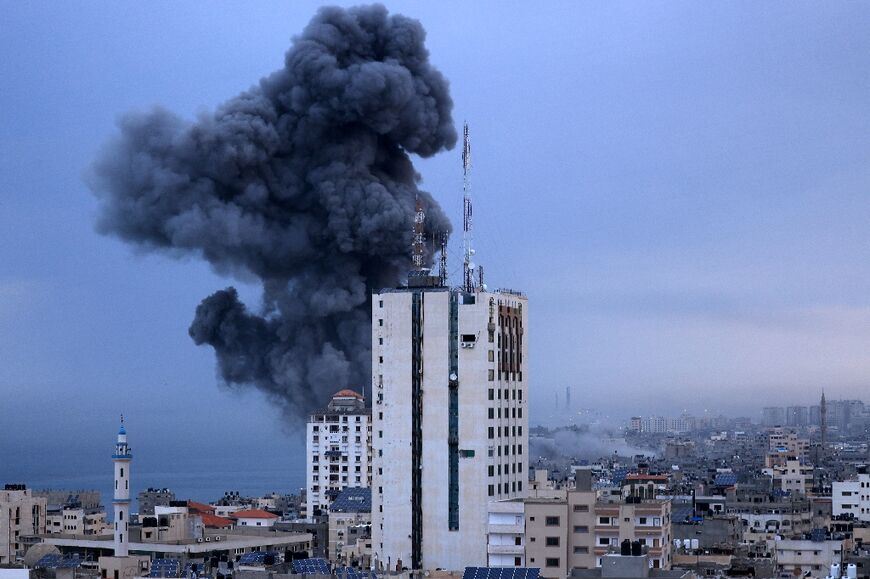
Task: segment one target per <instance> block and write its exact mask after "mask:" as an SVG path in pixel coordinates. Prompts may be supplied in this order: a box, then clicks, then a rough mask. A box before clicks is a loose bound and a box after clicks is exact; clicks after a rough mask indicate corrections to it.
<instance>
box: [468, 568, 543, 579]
mask: <svg viewBox="0 0 870 579" xmlns="http://www.w3.org/2000/svg"><path fill="white" fill-rule="evenodd" d="M540 575H541V570H540V569H538V568H537V567H466V568H465V573H463V575H462V579H538V578H539V577H540Z"/></svg>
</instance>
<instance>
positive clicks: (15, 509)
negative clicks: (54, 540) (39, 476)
mask: <svg viewBox="0 0 870 579" xmlns="http://www.w3.org/2000/svg"><path fill="white" fill-rule="evenodd" d="M45 522H46V500H45V498H44V497H35V496H33V492H32V491H31V490H30V489H28V488H27V487H26V486H25V485H23V484H7V485H5V486H4V487H3V490H0V565H9V564H13V563H16V562H18V561H19V560H21V559H23V558H24V550H25V543H24V538H25V537H28V536H34V535H39V534H42V533H45Z"/></svg>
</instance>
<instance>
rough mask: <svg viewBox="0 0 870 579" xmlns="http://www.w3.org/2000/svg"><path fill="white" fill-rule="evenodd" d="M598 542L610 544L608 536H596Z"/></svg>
mask: <svg viewBox="0 0 870 579" xmlns="http://www.w3.org/2000/svg"><path fill="white" fill-rule="evenodd" d="M598 544H599V545H609V544H610V537H598Z"/></svg>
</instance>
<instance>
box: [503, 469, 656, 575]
mask: <svg viewBox="0 0 870 579" xmlns="http://www.w3.org/2000/svg"><path fill="white" fill-rule="evenodd" d="M578 472H579V471H578ZM530 492H531V493H532V496H529V497H528V498H526V499H524V500H522V499H515V500H511V501H505V502H492V503H490V505H489V526H488V529H487V532H488V535H487V557H488V565H489V566H491V567H539V568H540V569H541V577H544V578H546V579H565V578H566V577H568V576H569V575H570V574H571V571H572V569H588V568H595V567H600V566H601V562H602V558H603V557H604V556H605V555H607V554H608V553H612V552H614V551H615V550H618V549H619V546H620V545H621V543H622V541H625V540H628V541H631V542H634V541H637V542H639V543H640V544H641V546H642V547H643V549H644V554H645V555H647V556H648V557H649V560H650V564H651V565H652V566H653V568H659V569H669V568H670V567H671V560H672V559H671V502H670V500H656V499H641V498H638V497H636V496H629V497H622V496H621V494H619V493H618V492H617V494H615V495H611V496H610V497H608V498H599V496H598V492H597V491H595V490H592V489H591V484H590V480H589V478H588V476H585V477H584V476H581V475H578V476H577V488H573V489H545V490H543V492H541V493H540V494H537V493H535V491H534V490H532V491H530Z"/></svg>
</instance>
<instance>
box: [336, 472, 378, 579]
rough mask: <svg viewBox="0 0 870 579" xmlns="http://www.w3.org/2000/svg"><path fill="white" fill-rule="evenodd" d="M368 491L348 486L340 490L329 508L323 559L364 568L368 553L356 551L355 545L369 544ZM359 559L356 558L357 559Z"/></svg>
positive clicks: (370, 510)
mask: <svg viewBox="0 0 870 579" xmlns="http://www.w3.org/2000/svg"><path fill="white" fill-rule="evenodd" d="M371 529H372V490H371V488H363V487H348V488H346V489H344V490H343V491H341V494H339V495H338V496H337V497H336V498H335V500H334V501H333V502H332V505H330V508H329V544H328V547H327V548H328V551H327V557H329V559H330V560H331V561H332V562H333V563H335V564H340V565H345V564H352V563H356V564H357V566H359V567H362V568H364V569H365V568H368V567H370V565H371V552H369V553H368V557H367V556H366V551H365V548H363V549H358V548H357V547H358V545H357V542H364V543H368V544H369V545H371ZM357 557H359V558H357Z"/></svg>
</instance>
